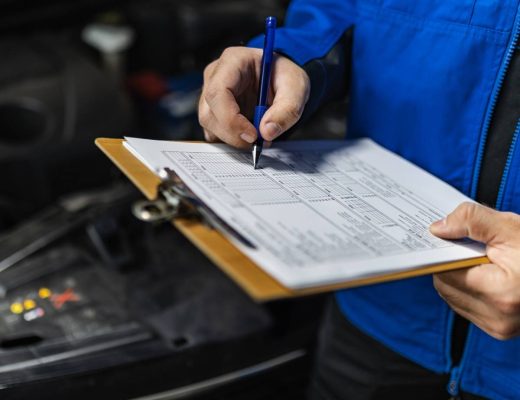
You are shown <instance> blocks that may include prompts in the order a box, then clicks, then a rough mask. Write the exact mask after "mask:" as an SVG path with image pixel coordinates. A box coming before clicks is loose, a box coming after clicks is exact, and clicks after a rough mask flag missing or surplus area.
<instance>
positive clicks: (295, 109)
mask: <svg viewBox="0 0 520 400" xmlns="http://www.w3.org/2000/svg"><path fill="white" fill-rule="evenodd" d="M285 111H286V113H287V116H288V117H289V119H290V120H293V121H294V120H298V119H300V117H301V115H302V112H303V107H302V106H301V105H299V104H296V103H291V104H289V105H288V106H287V108H286V110H285Z"/></svg>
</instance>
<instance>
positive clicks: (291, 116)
mask: <svg viewBox="0 0 520 400" xmlns="http://www.w3.org/2000/svg"><path fill="white" fill-rule="evenodd" d="M303 106H304V103H303V102H302V99H301V98H296V97H290V96H287V97H281V96H275V98H274V100H273V104H272V105H271V107H269V109H268V110H267V111H266V112H265V114H264V117H263V118H262V121H261V123H260V133H261V134H262V137H263V138H264V139H265V140H269V141H272V140H274V139H276V138H277V137H278V136H280V135H281V134H282V133H284V132H285V131H287V130H288V129H289V128H291V127H292V126H293V125H294V124H296V122H298V120H299V119H300V117H301V115H302V113H303Z"/></svg>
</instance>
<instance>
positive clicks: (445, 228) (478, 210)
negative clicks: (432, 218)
mask: <svg viewBox="0 0 520 400" xmlns="http://www.w3.org/2000/svg"><path fill="white" fill-rule="evenodd" d="M498 214H499V213H498V211H495V210H493V209H491V208H489V207H484V206H482V205H480V204H476V203H469V202H466V203H462V204H461V205H459V206H458V207H457V208H456V209H455V210H454V211H453V212H452V213H451V214H449V215H448V216H447V217H446V218H444V219H443V220H440V221H437V222H435V223H433V224H432V225H431V226H430V231H431V233H433V234H434V235H436V236H439V237H441V238H444V239H461V238H465V237H468V238H470V239H473V240H477V241H479V242H483V243H489V242H491V241H492V240H493V238H494V237H495V236H496V235H497V233H498V228H499V226H500V224H498V223H497V221H496V218H497V216H498Z"/></svg>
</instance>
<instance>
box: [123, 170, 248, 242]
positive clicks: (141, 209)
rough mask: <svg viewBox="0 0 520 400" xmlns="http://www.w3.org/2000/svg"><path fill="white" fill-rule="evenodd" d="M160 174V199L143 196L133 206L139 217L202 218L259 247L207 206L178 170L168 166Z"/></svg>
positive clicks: (148, 219) (151, 219)
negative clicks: (143, 198)
mask: <svg viewBox="0 0 520 400" xmlns="http://www.w3.org/2000/svg"><path fill="white" fill-rule="evenodd" d="M159 178H160V179H161V184H160V185H159V187H158V188H157V194H158V196H157V199H155V200H140V201H137V202H136V203H134V205H133V206H132V213H133V214H134V216H135V217H136V218H137V219H139V220H141V221H144V222H165V221H171V220H172V219H174V218H193V219H198V220H200V221H201V222H203V223H204V224H205V225H206V226H208V227H210V228H212V229H216V230H218V231H220V232H222V233H224V234H226V235H228V236H231V237H233V238H234V239H236V240H238V241H240V242H241V243H242V244H244V245H246V246H248V247H250V248H255V246H254V245H253V244H252V243H251V242H250V241H249V240H247V239H246V238H245V237H243V236H242V235H241V234H240V233H238V232H237V231H236V230H235V229H233V228H232V227H231V226H230V225H229V224H228V223H227V222H225V221H224V220H223V219H222V218H220V217H219V216H218V215H217V214H215V213H214V212H213V211H212V210H211V209H210V208H209V207H208V206H206V205H205V204H204V203H203V202H202V201H201V200H200V199H199V198H198V197H197V196H196V195H195V194H194V193H193V192H192V191H191V190H190V189H189V188H188V186H186V185H185V184H184V182H183V181H182V179H181V178H179V176H178V175H177V174H176V173H175V172H174V171H172V170H171V169H169V168H164V169H162V170H161V171H160V172H159Z"/></svg>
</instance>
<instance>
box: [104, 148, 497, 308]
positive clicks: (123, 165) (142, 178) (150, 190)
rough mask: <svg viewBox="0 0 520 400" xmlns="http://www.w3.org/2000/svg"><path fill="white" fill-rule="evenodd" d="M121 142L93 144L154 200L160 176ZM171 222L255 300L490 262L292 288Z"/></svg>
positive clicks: (223, 244)
mask: <svg viewBox="0 0 520 400" xmlns="http://www.w3.org/2000/svg"><path fill="white" fill-rule="evenodd" d="M123 142H124V140H123V139H106V138H98V139H96V145H97V146H98V147H99V148H100V149H101V150H102V151H103V153H105V155H106V156H107V157H108V158H109V159H110V160H112V162H114V164H115V165H116V166H117V167H118V168H119V169H120V170H121V171H122V172H123V173H124V174H125V175H126V176H127V177H128V178H129V179H130V180H131V181H132V182H133V183H134V185H135V186H137V188H138V189H139V190H140V191H141V192H142V193H143V194H144V195H145V196H146V197H147V198H148V199H149V200H154V199H155V198H156V197H157V187H158V186H159V184H160V183H161V181H160V179H159V177H157V176H156V175H155V174H154V173H153V172H152V171H150V170H149V169H148V168H147V167H145V166H144V165H143V164H142V163H141V162H140V161H139V160H138V159H137V158H135V157H134V156H133V155H132V154H131V153H130V152H129V151H128V150H127V149H126V148H125V147H124V146H123ZM173 225H174V226H175V227H176V228H177V229H179V230H180V231H181V232H182V234H183V235H185V236H186V237H187V238H188V239H189V240H190V241H191V242H192V243H193V244H194V245H195V246H197V247H198V248H199V249H200V250H201V251H202V252H203V253H204V254H205V255H206V256H207V257H208V258H209V259H210V260H211V261H212V262H213V263H215V264H216V265H217V266H218V267H220V269H222V270H223V271H224V272H225V273H226V274H227V275H228V276H229V277H230V278H231V279H233V280H234V281H235V282H236V283H237V284H238V285H239V286H240V287H242V289H243V290H244V291H245V292H246V293H248V294H249V296H251V297H252V298H253V299H254V300H256V301H258V302H265V301H269V300H275V299H283V298H291V297H299V296H305V295H311V294H316V293H322V292H330V291H333V290H337V289H346V288H351V287H356V286H363V285H369V284H375V283H381V282H388V281H393V280H398V279H405V278H411V277H416V276H421V275H429V274H433V273H437V272H443V271H449V270H454V269H459V268H466V267H470V266H474V265H479V264H483V263H488V262H489V260H488V258H487V257H478V258H472V259H467V260H462V261H455V262H450V263H445V264H437V265H431V266H427V267H420V268H417V269H412V270H407V271H403V272H394V273H390V274H385V275H377V276H371V277H367V278H361V279H356V280H351V281H348V282H342V283H336V284H333V285H325V286H316V287H312V288H305V289H296V290H294V289H289V288H286V287H285V286H283V285H281V284H280V283H279V282H278V281H276V280H275V279H274V278H272V277H271V276H270V275H269V274H267V273H266V272H264V271H263V270H262V269H261V268H260V267H258V266H257V265H256V264H255V263H253V262H252V261H251V260H250V259H249V258H247V257H246V256H245V255H244V254H243V253H242V252H240V250H238V249H237V248H236V247H235V246H234V245H233V244H232V243H231V242H230V241H228V240H227V239H226V238H225V237H224V236H223V235H222V234H220V233H219V232H218V231H216V230H214V229H211V228H210V227H208V226H207V225H205V224H203V223H202V222H197V221H194V220H193V219H185V218H176V219H174V220H173Z"/></svg>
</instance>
